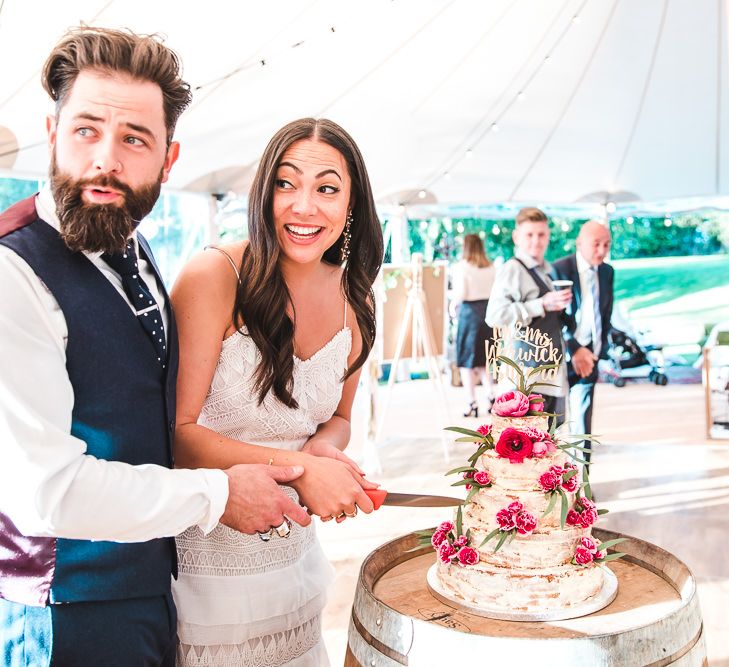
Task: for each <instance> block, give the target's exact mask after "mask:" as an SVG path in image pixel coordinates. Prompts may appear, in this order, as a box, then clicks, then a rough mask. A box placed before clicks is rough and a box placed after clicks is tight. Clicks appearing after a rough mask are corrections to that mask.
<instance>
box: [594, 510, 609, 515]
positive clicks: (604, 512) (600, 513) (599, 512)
mask: <svg viewBox="0 0 729 667" xmlns="http://www.w3.org/2000/svg"><path fill="white" fill-rule="evenodd" d="M609 512H610V510H606V509H600V510H597V514H598V516H602V515H603V514H608V513H609Z"/></svg>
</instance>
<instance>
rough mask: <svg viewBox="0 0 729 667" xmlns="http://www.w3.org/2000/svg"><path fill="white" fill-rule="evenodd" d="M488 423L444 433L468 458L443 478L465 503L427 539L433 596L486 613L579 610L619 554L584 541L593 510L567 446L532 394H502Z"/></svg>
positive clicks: (590, 539)
mask: <svg viewBox="0 0 729 667" xmlns="http://www.w3.org/2000/svg"><path fill="white" fill-rule="evenodd" d="M491 414H492V421H491V424H489V425H486V424H485V425H483V426H481V427H479V429H478V431H469V430H468V429H460V428H452V429H450V430H454V431H457V432H459V433H461V434H463V437H461V438H459V442H463V443H468V442H473V443H474V447H475V451H474V452H473V454H472V455H471V457H470V458H469V460H468V464H467V465H465V466H462V467H459V468H455V469H454V470H452V471H450V473H449V474H459V475H461V476H462V477H463V479H461V480H459V481H458V482H456V484H455V485H456V486H465V488H466V489H467V490H468V494H467V497H466V502H465V504H464V505H463V506H462V507H460V508H459V509H458V510H457V512H456V514H455V516H454V519H453V521H446V522H444V523H442V524H441V525H440V526H439V527H438V528H437V529H436V531H435V533H433V535H432V538H431V543H432V545H433V548H434V549H436V551H437V556H438V557H437V568H436V572H435V576H436V579H437V582H438V586H439V590H440V591H441V592H442V593H444V594H446V595H447V596H449V597H451V598H452V599H455V600H462V601H463V602H464V603H465V604H467V605H469V606H475V607H479V608H484V609H487V610H491V611H495V612H499V611H503V612H509V613H515V612H516V613H519V612H522V613H524V614H526V615H528V614H537V615H538V614H539V613H542V612H552V611H555V610H560V609H569V608H575V607H579V606H581V605H584V604H585V603H588V602H589V601H590V600H591V599H593V598H594V597H595V596H597V595H598V594H599V593H600V591H601V589H602V587H603V578H604V576H605V569H604V568H602V567H600V566H599V565H600V564H601V563H603V562H605V561H606V560H612V559H613V558H617V557H619V555H620V554H610V555H608V554H607V547H610V546H613V545H614V544H615V543H616V542H617V540H614V541H611V542H609V543H608V542H606V543H604V544H599V543H598V542H597V541H596V540H595V539H593V537H592V535H591V532H592V526H593V524H594V523H595V521H596V520H597V518H598V510H597V508H596V507H595V504H594V503H593V502H592V501H591V500H590V498H589V497H587V495H589V487H588V486H587V485H586V484H585V482H584V480H583V478H582V470H581V468H582V466H581V464H580V463H578V462H577V461H576V460H575V458H574V454H573V453H572V452H573V450H572V446H573V445H572V444H570V443H564V442H560V441H559V440H558V439H557V438H556V437H555V436H554V434H553V433H550V431H549V418H548V416H546V415H544V414H542V400H541V396H539V395H537V394H531V395H529V392H528V391H527V392H521V391H511V392H507V393H506V394H503V395H501V396H499V397H498V398H497V399H496V401H495V402H494V405H493V407H492V410H491ZM465 446H468V445H467V444H466V445H465ZM601 513H602V512H601Z"/></svg>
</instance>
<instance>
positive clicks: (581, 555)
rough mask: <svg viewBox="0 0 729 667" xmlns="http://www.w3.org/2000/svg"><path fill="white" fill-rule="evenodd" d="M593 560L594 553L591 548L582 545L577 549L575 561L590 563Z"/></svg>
mask: <svg viewBox="0 0 729 667" xmlns="http://www.w3.org/2000/svg"><path fill="white" fill-rule="evenodd" d="M593 560H594V556H593V553H592V551H590V550H589V549H586V548H585V547H582V546H580V547H577V548H576V549H575V563H577V564H578V565H589V564H590V563H592V561H593Z"/></svg>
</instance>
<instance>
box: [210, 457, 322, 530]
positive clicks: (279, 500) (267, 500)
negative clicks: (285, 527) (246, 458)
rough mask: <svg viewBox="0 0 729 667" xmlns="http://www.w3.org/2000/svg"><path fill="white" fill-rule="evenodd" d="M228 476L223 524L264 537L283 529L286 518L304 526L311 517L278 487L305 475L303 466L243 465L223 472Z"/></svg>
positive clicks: (221, 521)
mask: <svg viewBox="0 0 729 667" xmlns="http://www.w3.org/2000/svg"><path fill="white" fill-rule="evenodd" d="M223 472H225V474H226V475H228V502H227V504H226V505H225V512H223V516H221V517H220V523H222V524H225V525H226V526H228V527H229V528H233V529H235V530H239V531H240V532H241V533H248V534H249V535H252V534H253V533H256V532H259V533H265V532H267V531H269V530H270V529H271V527H272V526H280V525H281V524H282V523H283V522H284V515H286V516H287V517H288V518H289V519H291V520H292V521H296V523H298V524H300V525H302V526H308V525H309V524H310V523H311V517H310V516H309V515H308V514H307V512H306V510H305V509H304V508H303V507H301V505H299V504H297V503H295V502H294V501H293V500H291V498H289V497H288V496H287V495H286V494H285V493H284V492H283V491H282V490H281V488H280V487H279V484H285V483H286V482H291V481H293V480H295V479H297V478H299V477H301V475H303V474H304V468H303V466H271V465H268V466H267V465H260V464H255V465H254V464H241V465H235V466H233V467H232V468H228V469H227V470H224V471H223Z"/></svg>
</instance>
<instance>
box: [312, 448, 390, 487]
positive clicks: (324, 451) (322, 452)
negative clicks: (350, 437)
mask: <svg viewBox="0 0 729 667" xmlns="http://www.w3.org/2000/svg"><path fill="white" fill-rule="evenodd" d="M301 451H302V452H306V453H307V454H313V455H314V456H325V457H327V458H330V459H334V460H335V461H341V462H342V463H346V464H347V465H348V466H349V467H350V468H351V469H352V471H354V472H355V473H357V475H358V476H359V477H358V479H359V483H360V484H361V485H362V488H363V489H377V488H378V487H379V486H380V485H379V484H376V483H375V482H370V481H369V480H367V479H365V473H364V470H362V468H360V467H359V466H358V465H357V464H356V463H355V462H354V461H353V460H352V459H350V458H349V456H347V455H346V454H345V453H344V452H343V451H342V450H341V449H338V448H337V447H335V446H334V445H332V444H330V443H329V442H326V441H325V440H317V438H316V436H314V437H313V438H310V439H309V440H308V441H307V443H306V444H305V445H304V446H303V447H302V448H301Z"/></svg>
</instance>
